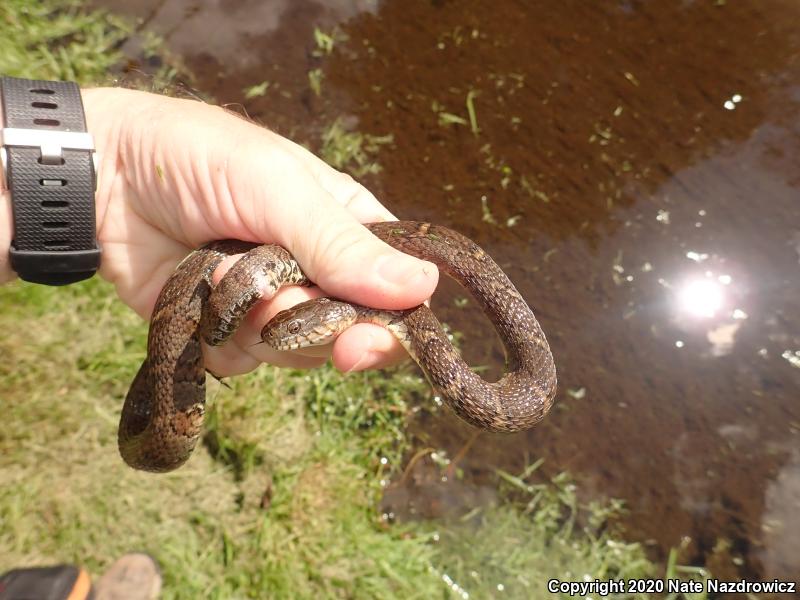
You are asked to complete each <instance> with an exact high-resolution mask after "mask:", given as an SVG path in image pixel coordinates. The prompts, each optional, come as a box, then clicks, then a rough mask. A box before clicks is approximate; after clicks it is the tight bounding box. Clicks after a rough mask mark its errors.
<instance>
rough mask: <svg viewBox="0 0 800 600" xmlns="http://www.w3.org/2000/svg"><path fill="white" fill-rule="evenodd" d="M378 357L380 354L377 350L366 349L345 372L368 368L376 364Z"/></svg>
mask: <svg viewBox="0 0 800 600" xmlns="http://www.w3.org/2000/svg"><path fill="white" fill-rule="evenodd" d="M379 359H380V355H379V354H378V353H377V352H373V351H372V350H367V351H366V352H364V354H362V355H361V358H359V359H358V360H357V361H356V364H354V365H353V366H352V367H350V368H349V369H347V371H345V373H354V372H356V371H363V370H364V369H369V368H370V367H372V366H373V365H376V364H378V360H379Z"/></svg>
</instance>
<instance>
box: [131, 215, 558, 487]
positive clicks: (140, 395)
mask: <svg viewBox="0 0 800 600" xmlns="http://www.w3.org/2000/svg"><path fill="white" fill-rule="evenodd" d="M365 226H366V227H367V228H368V229H369V230H370V231H371V232H372V233H373V234H375V235H376V236H377V237H379V238H380V239H382V240H383V241H385V242H386V243H388V244H389V245H390V246H393V247H394V248H397V249H398V250H401V251H402V252H405V253H407V254H410V255H412V256H416V257H418V258H423V259H426V260H429V261H431V262H433V263H435V264H436V265H437V266H438V267H439V269H440V270H442V271H444V272H445V273H447V274H448V275H450V276H451V277H452V278H453V279H455V280H456V281H457V282H458V283H459V284H461V285H462V286H463V287H464V288H466V289H467V290H468V291H469V292H470V293H471V294H472V295H473V296H474V297H475V298H476V300H477V301H478V302H479V303H480V305H481V307H482V309H483V311H484V313H486V315H487V316H488V317H489V319H490V320H491V321H492V323H493V324H494V327H495V329H496V330H497V333H498V334H499V336H500V339H501V340H502V342H503V345H504V346H505V350H506V362H507V373H506V374H505V375H504V376H503V377H502V378H501V379H500V380H499V381H497V382H495V383H487V382H486V381H484V380H483V379H481V378H480V377H479V376H478V375H476V374H475V373H474V372H473V371H472V370H471V369H470V368H469V367H468V366H467V364H466V363H465V362H464V361H463V360H462V359H461V357H460V356H459V354H458V352H457V351H456V349H455V348H454V347H453V346H452V344H451V343H450V341H449V340H448V339H447V335H446V334H445V333H444V331H443V329H442V326H441V324H440V323H439V321H438V319H437V318H436V317H435V316H434V314H433V313H432V312H431V310H430V309H429V308H428V307H427V306H424V305H421V306H418V307H416V308H413V309H410V310H404V311H378V310H375V309H369V308H365V307H357V306H355V305H353V306H351V305H349V304H345V303H341V302H335V301H327V300H321V299H317V300H316V301H315V300H312V301H309V302H305V303H302V304H300V305H298V306H296V307H294V308H292V309H290V310H288V311H283V313H279V314H278V315H277V316H276V317H275V318H273V319H272V320H271V321H270V322H269V323H268V324H267V325H266V327H265V328H264V330H263V331H262V338H263V339H264V341H265V342H267V343H270V344H271V345H273V346H274V347H276V348H279V349H288V348H296V347H299V345H301V343H302V341H303V339H306V341H308V340H309V339H311V338H312V337H313V336H312V333H315V332H319V333H322V331H319V330H323V331H324V333H325V334H326V335H328V334H330V333H331V332H335V331H337V330H341V329H344V328H346V327H348V326H349V325H350V324H351V323H352V322H355V321H356V320H361V321H369V322H373V323H378V324H380V325H383V326H385V327H387V329H389V330H390V331H392V333H394V335H395V336H397V337H398V339H399V340H400V342H401V344H402V345H403V347H404V348H405V349H406V350H407V351H408V353H409V354H410V355H411V357H412V358H413V359H414V360H415V361H416V362H417V364H419V366H420V367H421V368H422V370H423V372H424V373H425V375H426V377H427V378H428V381H429V382H430V383H431V385H432V386H433V387H434V388H435V389H436V390H437V391H438V393H439V394H441V397H442V398H443V400H444V401H445V402H446V403H447V404H448V405H449V406H450V407H451V408H452V409H453V411H454V412H455V413H456V414H457V415H458V416H459V417H461V418H462V419H464V420H466V421H467V422H469V423H471V424H473V425H475V426H477V427H480V428H483V429H487V430H490V431H502V432H514V431H520V430H523V429H527V428H529V427H531V426H533V425H535V424H536V423H538V422H539V421H540V420H541V419H542V418H543V417H544V415H545V414H546V413H547V411H548V410H549V409H550V407H551V405H552V403H553V398H554V396H555V390H556V370H555V364H554V363H553V356H552V354H551V353H550V347H549V346H548V344H547V340H546V338H545V335H544V332H543V331H542V328H541V327H540V326H539V323H538V321H537V320H536V317H534V315H533V312H532V311H531V309H530V308H529V307H528V305H527V304H526V303H525V300H524V299H523V298H522V296H521V295H520V294H519V292H518V291H517V289H516V288H515V287H514V285H513V284H512V283H511V281H510V280H509V279H508V277H507V276H506V275H505V273H503V271H502V270H501V269H500V267H499V266H497V264H496V263H495V262H494V261H493V260H492V259H491V257H489V255H488V254H486V253H485V252H484V251H483V250H482V249H481V248H480V247H479V246H478V245H477V244H475V243H474V242H473V241H472V240H470V239H469V238H466V237H464V236H463V235H461V234H459V233H456V232H455V231H453V230H451V229H448V228H446V227H441V226H438V225H431V224H430V223H422V222H417V221H389V222H384V223H370V224H367V225H365ZM243 252H244V253H245V255H244V256H243V257H242V258H241V259H240V260H239V261H238V262H236V263H235V264H234V265H233V267H231V269H230V270H229V271H228V273H227V274H226V275H225V277H223V278H222V280H221V281H220V283H219V284H218V285H217V286H216V288H213V289H212V286H211V274H212V273H213V271H214V269H215V268H216V267H217V265H219V263H220V262H221V261H222V260H223V259H224V258H225V257H226V256H229V255H231V254H238V253H243ZM283 284H294V285H309V284H310V282H309V281H308V279H307V278H306V277H305V276H304V275H303V273H302V271H301V270H300V267H299V265H298V264H297V263H296V262H295V261H294V259H293V258H292V257H291V255H290V254H289V253H288V252H287V251H286V250H285V249H283V248H281V247H280V246H274V245H257V244H253V243H247V242H240V241H236V240H225V241H219V242H212V243H210V244H207V245H206V246H203V247H202V248H200V249H199V250H196V251H195V252H193V253H192V254H190V255H189V256H188V257H187V258H186V259H185V260H184V261H183V262H182V263H181V264H180V265H179V266H178V268H177V269H176V271H175V273H173V275H172V276H171V277H170V278H169V279H168V280H167V283H166V284H165V285H164V288H163V289H162V290H161V293H160V294H159V297H158V300H157V301H156V305H155V309H154V311H153V316H152V318H151V321H150V333H149V336H148V340H147V358H146V359H145V361H144V363H142V366H141V367H140V369H139V372H138V373H137V375H136V378H135V379H134V381H133V384H132V385H131V388H130V390H129V391H128V395H127V397H126V398H125V405H124V407H123V409H122V417H121V419H120V424H119V449H120V453H121V454H122V457H123V458H124V459H125V462H126V463H128V464H129V465H130V466H132V467H134V468H137V469H142V470H146V471H170V470H172V469H175V468H177V467H179V466H180V465H182V464H183V463H184V462H185V461H186V460H187V459H188V458H189V455H190V454H191V452H192V450H193V449H194V446H195V444H196V443H197V440H198V438H199V436H200V434H201V430H202V424H203V414H204V410H205V378H206V370H205V366H204V364H203V354H202V349H201V338H202V339H205V340H206V341H207V342H208V343H210V344H213V345H218V344H221V343H223V342H224V341H225V340H227V339H228V337H230V336H231V335H232V334H233V332H234V331H235V330H236V328H237V327H238V325H239V323H240V322H241V320H242V318H243V317H244V316H245V314H246V313H247V311H248V310H249V309H250V308H251V307H252V306H253V305H254V304H255V303H256V302H257V301H258V300H259V299H260V298H262V297H270V296H271V295H272V294H273V293H274V292H275V291H276V290H277V289H278V288H279V287H280V286H281V285H283ZM320 300H321V302H320ZM323 313H328V314H333V315H335V318H336V319H339V323H338V327H337V326H335V324H334V325H331V324H328V323H326V322H324V321H322V320H320V316H321V315H323ZM345 316H346V317H347V320H345ZM311 341H312V343H313V339H311ZM317 343H319V342H317ZM323 343H324V342H323Z"/></svg>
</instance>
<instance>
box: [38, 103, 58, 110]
mask: <svg viewBox="0 0 800 600" xmlns="http://www.w3.org/2000/svg"><path fill="white" fill-rule="evenodd" d="M31 106H32V107H33V108H49V109H51V110H52V109H55V108H58V104H56V103H55V102H31Z"/></svg>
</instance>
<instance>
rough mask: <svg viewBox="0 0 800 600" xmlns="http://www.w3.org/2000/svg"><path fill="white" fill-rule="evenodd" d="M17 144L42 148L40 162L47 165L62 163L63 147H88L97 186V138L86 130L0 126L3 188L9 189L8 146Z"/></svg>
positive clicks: (1, 179) (0, 176) (78, 148)
mask: <svg viewBox="0 0 800 600" xmlns="http://www.w3.org/2000/svg"><path fill="white" fill-rule="evenodd" d="M9 146H17V147H22V148H39V151H40V152H41V155H40V156H39V161H40V162H41V163H42V164H44V165H60V164H61V163H62V162H63V161H64V154H63V151H64V150H88V151H90V152H91V153H92V163H93V166H94V172H95V188H96V187H97V168H98V166H99V164H98V161H97V153H96V152H95V148H94V138H92V134H91V133H88V132H86V131H50V130H47V129H20V128H17V127H4V128H3V129H0V162H2V167H3V168H2V173H0V189H3V190H7V189H8V185H7V184H8V152H7V150H6V148H8V147H9Z"/></svg>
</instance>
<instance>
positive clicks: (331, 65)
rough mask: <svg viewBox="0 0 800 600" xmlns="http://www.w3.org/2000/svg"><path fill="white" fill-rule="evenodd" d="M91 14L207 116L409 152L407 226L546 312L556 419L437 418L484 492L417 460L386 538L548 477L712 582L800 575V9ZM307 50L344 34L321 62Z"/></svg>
mask: <svg viewBox="0 0 800 600" xmlns="http://www.w3.org/2000/svg"><path fill="white" fill-rule="evenodd" d="M95 4H100V5H103V6H106V7H110V8H112V9H114V10H118V11H120V12H123V13H125V14H129V15H131V14H132V15H134V16H137V17H139V18H140V19H141V24H140V28H141V30H152V31H155V32H157V33H159V34H161V35H163V36H164V37H165V38H166V41H167V43H168V46H169V47H170V48H171V50H172V51H174V52H176V53H177V54H179V55H181V56H182V57H183V59H184V60H185V61H186V63H187V65H188V66H189V68H190V69H191V70H192V71H193V72H194V74H195V75H196V80H195V81H194V82H193V85H194V86H195V88H196V89H197V90H199V91H201V92H203V93H207V94H210V95H211V96H213V97H214V98H215V99H216V100H217V101H218V102H220V103H229V104H231V105H232V106H233V105H237V104H239V103H241V104H242V105H243V108H244V110H246V112H247V114H248V115H249V116H250V117H251V118H253V119H256V120H257V121H259V122H262V123H264V124H266V125H268V126H270V127H272V128H274V129H276V130H277V131H279V132H281V133H283V134H285V135H287V136H290V137H292V138H294V139H296V140H298V141H301V142H306V143H308V144H309V145H310V146H311V147H313V148H318V147H319V139H320V135H321V133H322V131H323V128H324V127H325V126H326V125H328V124H330V123H331V122H332V121H333V120H334V119H336V118H339V119H341V123H343V124H344V126H345V127H350V128H353V129H357V130H359V131H361V132H364V133H370V134H373V135H377V136H384V135H388V134H391V135H392V136H393V137H392V142H391V143H390V144H388V145H385V146H383V147H382V148H381V150H380V153H379V154H377V156H376V160H377V161H378V162H379V163H380V165H381V167H382V170H381V171H380V173H378V174H368V175H366V176H365V177H364V178H363V180H364V182H365V183H366V184H367V185H368V186H369V187H370V188H371V189H373V190H374V191H375V193H376V194H377V195H378V197H379V198H381V200H382V201H383V202H384V203H385V204H386V205H387V206H389V207H390V209H391V210H392V211H393V212H394V213H395V214H397V215H398V216H399V217H401V218H413V219H421V220H430V221H435V222H439V223H443V224H446V225H449V226H451V227H454V228H456V229H458V230H460V231H462V232H464V233H466V234H467V235H469V236H471V237H472V238H474V239H475V240H476V241H477V242H478V243H480V244H481V245H483V246H484V248H486V249H487V250H488V251H489V252H490V254H492V256H494V257H495V258H496V259H497V261H498V262H499V263H500V264H501V265H502V266H503V267H504V269H505V270H506V271H507V273H508V274H509V276H510V277H511V279H512V280H513V281H514V282H515V283H516V285H517V286H518V288H519V289H520V291H521V292H522V293H523V295H524V296H525V297H526V298H527V299H528V300H529V302H530V303H531V305H532V306H533V307H534V310H535V311H536V313H537V315H538V316H539V319H540V321H541V323H542V325H543V327H544V329H545V331H546V332H547V334H548V338H549V340H550V343H551V345H552V348H553V352H554V355H555V357H556V361H557V365H558V370H559V381H560V391H559V395H558V399H557V405H556V407H555V409H554V410H553V412H552V413H551V415H550V416H549V417H548V419H547V420H546V421H545V422H544V423H543V424H542V425H541V426H539V427H537V428H535V429H534V430H532V431H529V432H526V433H524V434H518V435H514V436H494V435H488V434H480V435H478V436H475V435H474V432H473V430H471V429H470V428H469V427H467V426H465V425H463V424H461V423H460V422H458V421H457V420H456V419H455V418H454V417H452V415H449V414H447V413H445V412H441V411H440V412H436V413H434V414H430V413H423V414H422V415H421V416H420V417H419V419H418V421H417V422H415V423H414V424H413V431H414V434H415V436H416V437H417V438H418V440H419V442H420V445H425V446H432V447H436V448H440V449H443V450H445V451H446V452H447V453H448V455H449V456H450V457H451V458H452V457H456V456H457V457H458V466H459V467H460V468H461V469H463V470H464V472H465V475H466V478H465V479H464V480H462V481H452V480H451V481H442V478H441V472H440V471H439V470H438V469H432V468H431V467H430V461H428V460H420V461H417V462H416V463H415V465H414V467H413V469H412V472H411V474H410V475H411V476H409V477H406V478H405V479H404V484H403V485H402V486H393V487H391V488H390V490H389V491H388V492H387V494H386V497H385V499H384V504H385V510H386V512H387V514H389V513H391V514H393V515H394V516H395V517H396V518H413V517H414V515H430V516H441V515H443V514H446V513H448V512H450V511H454V512H456V513H457V512H459V511H465V510H469V509H470V508H471V507H473V506H475V505H476V504H478V503H482V502H488V501H491V500H492V497H493V493H492V490H491V487H490V486H489V485H487V482H488V481H489V480H490V478H491V476H492V474H493V469H494V468H496V467H501V468H503V469H506V470H509V471H519V470H521V469H522V468H523V467H524V466H525V464H526V462H530V461H533V460H536V459H537V458H538V457H543V458H544V459H545V462H544V465H543V467H542V469H543V471H544V472H545V473H549V474H554V473H557V472H559V471H561V470H565V469H566V470H568V471H569V472H571V473H572V474H573V475H574V476H575V478H576V479H577V481H578V483H579V486H580V489H581V490H582V493H583V494H584V496H585V497H586V498H594V497H597V498H606V497H618V498H622V499H624V500H625V501H626V504H627V507H628V509H629V514H628V515H627V517H626V524H627V531H628V535H629V536H630V537H631V538H633V539H637V540H640V541H643V542H645V543H646V544H647V545H648V547H649V548H650V549H651V551H652V553H653V555H654V556H655V557H656V558H660V559H663V558H664V556H665V554H666V552H668V550H669V548H670V547H672V546H676V545H679V544H680V543H681V541H682V540H684V539H685V543H687V544H688V545H687V546H686V550H685V552H684V554H683V558H684V560H685V561H688V562H692V563H695V564H707V565H708V566H709V567H710V568H711V569H712V572H713V573H714V574H715V576H719V577H722V578H734V577H751V578H752V577H759V578H772V577H784V578H786V577H791V576H796V575H797V573H798V571H799V570H800V518H798V515H800V196H799V194H800V170H799V169H798V166H800V29H798V28H797V27H796V24H797V23H799V22H800V4H798V3H797V2H792V1H788V0H771V1H768V2H763V1H758V0H742V1H739V2H727V3H726V2H724V1H720V2H716V3H715V2H701V1H699V0H696V1H692V0H685V1H682V2H677V1H676V2H666V1H660V2H637V1H633V0H631V1H621V2H609V3H588V2H579V1H577V0H569V1H565V2H561V3H557V4H556V3H552V2H536V1H530V2H528V1H522V0H503V1H497V2H481V1H479V0H465V1H462V2H454V1H448V0H438V1H436V0H431V1H421V0H420V1H412V2H408V1H405V0H384V1H382V2H375V1H372V2H370V1H367V0H363V1H358V0H350V1H347V0H340V1H338V2H334V1H327V2H322V1H320V2H313V1H310V0H305V1H302V2H301V1H294V0H273V1H269V2H265V1H262V0H217V1H214V2H193V1H191V0H136V1H135V2H131V1H129V0H128V1H126V2H121V1H118V0H103V1H102V2H95ZM315 27H318V28H319V29H320V30H322V31H326V32H331V31H332V30H333V28H334V27H336V28H337V31H338V34H337V35H335V36H334V38H335V40H336V41H335V44H334V47H333V50H332V52H330V53H329V54H328V53H326V51H324V50H320V48H319V47H318V45H316V44H315V42H314V29H315ZM126 50H127V51H128V52H129V53H130V54H131V56H135V55H136V52H137V47H136V42H135V41H133V42H131V43H130V44H129V47H128V48H126ZM134 66H135V64H134ZM316 69H320V71H319V72H317V74H316V75H314V76H312V79H314V77H316V78H317V79H318V83H319V91H320V93H319V94H317V93H316V92H315V91H314V89H313V86H312V85H311V84H310V79H309V76H308V73H309V72H310V71H312V72H313V71H315V70H316ZM262 82H268V85H267V86H265V89H264V90H263V92H264V93H263V95H260V96H256V97H254V98H251V99H249V100H246V99H245V92H244V90H245V89H246V88H249V87H251V86H254V85H257V84H260V83H262ZM468 98H469V102H468ZM468 103H470V104H471V105H472V109H473V114H472V115H470V111H469V110H468V108H467V105H468ZM441 288H442V289H441V290H440V292H437V297H436V298H435V302H434V309H435V310H436V312H437V313H438V314H439V315H440V317H441V318H442V319H443V320H446V321H448V322H449V323H450V324H451V325H452V326H453V327H454V328H455V329H458V330H461V331H464V332H466V335H465V339H464V347H465V354H466V357H467V359H468V361H469V362H470V363H471V364H486V365H491V368H490V373H495V374H496V373H498V372H499V367H500V366H501V365H502V355H501V353H500V346H499V343H498V342H497V340H496V339H494V338H493V334H492V333H491V329H490V326H489V324H488V322H487V321H485V320H484V319H483V318H482V316H481V315H480V313H479V311H478V310H477V308H476V307H475V306H474V305H473V304H472V303H470V302H468V301H467V302H466V303H465V302H464V301H463V299H462V292H461V291H460V290H459V289H458V288H457V287H455V286H453V285H448V284H445V285H443V286H441Z"/></svg>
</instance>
